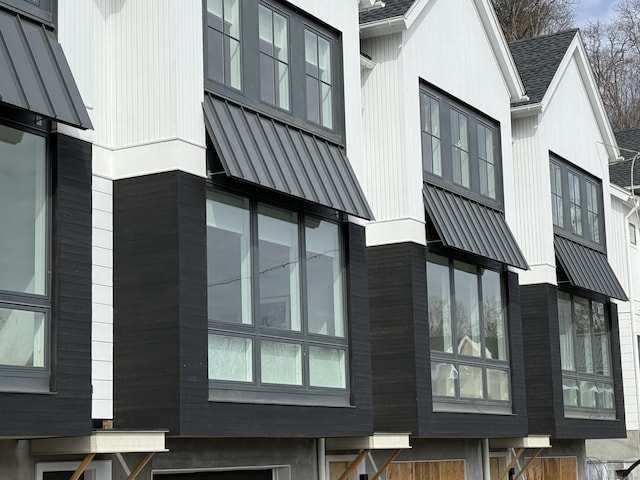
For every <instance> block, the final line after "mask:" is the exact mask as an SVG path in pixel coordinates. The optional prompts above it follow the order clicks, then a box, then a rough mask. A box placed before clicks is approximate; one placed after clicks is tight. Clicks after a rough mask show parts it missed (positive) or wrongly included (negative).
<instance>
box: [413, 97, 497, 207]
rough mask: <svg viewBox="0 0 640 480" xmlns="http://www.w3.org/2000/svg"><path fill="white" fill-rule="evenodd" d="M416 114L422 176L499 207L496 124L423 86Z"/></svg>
mask: <svg viewBox="0 0 640 480" xmlns="http://www.w3.org/2000/svg"><path fill="white" fill-rule="evenodd" d="M420 117H421V132H422V167H423V172H424V178H425V180H426V181H429V182H432V183H434V184H437V185H440V186H444V187H447V188H449V189H452V190H454V191H456V192H458V193H461V194H463V195H465V196H468V197H471V198H474V199H476V200H479V201H481V202H483V203H487V204H489V205H491V206H500V205H501V203H502V173H501V162H500V129H499V126H498V124H497V123H496V122H495V121H493V120H491V119H489V118H488V117H485V116H483V115H481V114H479V113H477V112H475V111H474V110H472V109H471V108H469V107H467V106H465V105H463V104H462V103H460V102H457V101H456V100H453V99H452V98H449V97H447V96H446V95H444V94H442V93H440V92H438V91H436V90H435V89H430V88H427V87H423V88H421V90H420Z"/></svg>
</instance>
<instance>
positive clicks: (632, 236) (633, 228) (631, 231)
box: [629, 223, 638, 245]
mask: <svg viewBox="0 0 640 480" xmlns="http://www.w3.org/2000/svg"><path fill="white" fill-rule="evenodd" d="M629 241H630V242H631V245H637V244H638V239H637V238H636V226H635V225H634V224H633V223H630V224H629Z"/></svg>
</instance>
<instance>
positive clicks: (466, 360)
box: [425, 247, 514, 415]
mask: <svg viewBox="0 0 640 480" xmlns="http://www.w3.org/2000/svg"><path fill="white" fill-rule="evenodd" d="M431 255H436V256H438V257H443V258H446V259H447V260H448V271H449V294H450V299H451V304H452V307H451V324H452V338H454V339H455V338H456V337H457V333H456V331H455V329H456V323H457V319H456V318H455V313H454V312H455V306H454V305H453V304H454V302H455V295H456V294H455V278H454V274H455V263H454V262H462V263H464V264H467V265H470V266H473V267H475V268H476V272H475V276H476V278H477V293H478V301H479V305H478V312H479V325H480V335H481V351H482V352H483V355H482V356H481V357H473V356H467V355H461V354H458V353H457V352H456V351H453V352H451V353H449V352H439V351H434V350H432V349H431V348H430V349H429V358H430V364H431V365H433V363H434V362H438V363H451V364H454V366H455V368H456V369H457V371H458V373H459V371H460V369H459V368H458V366H459V365H463V366H471V367H478V368H482V378H483V398H481V399H480V398H474V399H471V398H460V382H459V381H456V387H455V389H456V396H455V398H454V397H450V396H436V395H434V394H433V386H432V384H431V385H429V389H430V391H431V392H432V399H433V407H434V411H437V412H461V413H487V414H502V415H505V414H506V415H508V414H512V413H513V397H514V395H513V381H512V378H511V375H512V368H511V345H510V340H509V338H510V337H509V335H510V333H509V330H510V329H509V314H508V312H509V309H508V294H507V287H506V276H505V275H506V272H505V269H504V265H502V264H500V263H498V262H492V261H483V260H481V259H479V258H478V257H476V256H475V255H458V254H456V253H454V252H452V251H451V249H448V248H444V247H440V248H433V247H429V248H428V249H427V251H426V256H427V260H426V262H425V275H426V274H427V264H428V263H429V257H430V256H431ZM483 270H490V271H492V272H494V273H497V274H498V275H499V279H500V289H501V297H502V312H503V320H504V339H505V347H506V357H507V358H506V360H495V359H488V358H485V355H484V352H485V342H486V340H485V338H486V337H485V333H484V332H485V319H484V311H483V309H482V302H483V298H482V272H483ZM426 298H427V302H428V299H429V292H428V290H427V292H426ZM427 312H428V309H427ZM427 320H428V313H427ZM487 369H491V370H502V371H506V372H507V376H508V380H509V386H508V390H509V400H508V401H499V400H488V399H487V397H488V392H487V388H488V384H487ZM432 381H433V379H432Z"/></svg>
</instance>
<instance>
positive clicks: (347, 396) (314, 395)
mask: <svg viewBox="0 0 640 480" xmlns="http://www.w3.org/2000/svg"><path fill="white" fill-rule="evenodd" d="M235 183H236V182H231V181H226V180H223V181H222V182H220V183H218V182H208V184H207V194H208V193H209V192H220V193H227V194H231V195H236V196H239V197H243V198H246V199H248V200H249V215H250V237H251V240H250V242H251V272H252V273H251V316H252V323H251V324H246V325H245V324H234V323H227V322H221V321H214V320H210V319H208V320H207V321H208V335H211V334H220V335H223V336H224V335H232V336H236V337H238V338H250V339H252V343H253V347H252V348H253V351H252V357H253V358H252V371H253V381H252V382H251V383H249V382H242V381H225V380H213V379H209V400H210V401H231V402H243V403H256V402H257V403H274V404H290V405H325V406H339V407H344V406H350V403H351V391H352V385H351V384H352V381H353V379H352V378H351V366H350V361H351V347H350V343H351V342H350V338H349V314H348V313H349V305H348V303H349V292H348V284H347V258H346V253H347V245H346V237H345V229H344V225H343V221H342V216H341V214H339V213H338V212H335V211H333V210H331V209H327V208H324V207H318V206H311V205H307V204H306V202H297V201H293V202H291V201H289V202H287V201H286V200H285V199H284V198H278V197H275V198H274V197H272V196H270V195H265V194H264V193H263V192H260V191H259V189H250V190H249V191H248V190H247V189H246V188H242V187H241V186H239V185H235ZM208 198H209V196H208V195H207V201H208ZM258 204H264V205H266V206H272V207H275V208H279V209H285V210H288V211H291V212H295V213H296V214H297V230H298V258H299V261H300V272H299V285H298V287H299V293H300V323H301V329H300V331H299V332H298V331H294V330H285V329H281V328H272V327H266V326H262V325H261V324H260V323H261V322H260V320H259V314H258V309H257V308H256V303H259V300H258V296H259V278H257V276H255V274H254V272H255V271H257V269H258V266H257V265H258V264H257V262H258V261H259V259H258V255H257V251H258V242H259V240H258V228H257V225H258V223H257V222H258ZM308 217H312V218H316V219H319V220H322V221H326V222H331V223H333V224H335V225H336V226H337V227H338V239H339V244H340V248H341V252H340V253H341V259H340V260H341V267H342V298H343V304H342V308H343V319H344V336H343V337H337V336H331V335H322V334H313V333H309V332H308V331H307V330H308V321H307V312H306V310H307V303H306V298H307V286H306V283H307V280H306V265H305V264H306V244H305V242H304V239H305V232H304V230H305V224H306V222H305V219H306V218H308ZM263 332H266V333H263ZM261 340H266V341H276V342H278V341H279V340H281V341H285V342H287V343H292V344H293V343H297V344H301V345H302V346H303V348H302V362H303V365H302V368H303V371H302V379H303V382H302V385H301V386H296V385H282V384H271V383H265V384H262V383H261V382H260V350H259V349H258V347H257V343H258V342H259V341H261ZM316 346H317V347H323V346H324V347H329V348H336V349H340V350H343V351H344V352H345V388H344V389H342V388H331V387H312V386H310V385H309V355H308V352H309V347H316Z"/></svg>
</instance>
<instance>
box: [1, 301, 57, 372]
mask: <svg viewBox="0 0 640 480" xmlns="http://www.w3.org/2000/svg"><path fill="white" fill-rule="evenodd" d="M45 329H46V322H45V320H44V313H41V312H27V311H25V310H10V309H7V308H0V365H11V366H17V367H44V366H45V347H46V338H47V337H48V334H47V332H46V331H45Z"/></svg>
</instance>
